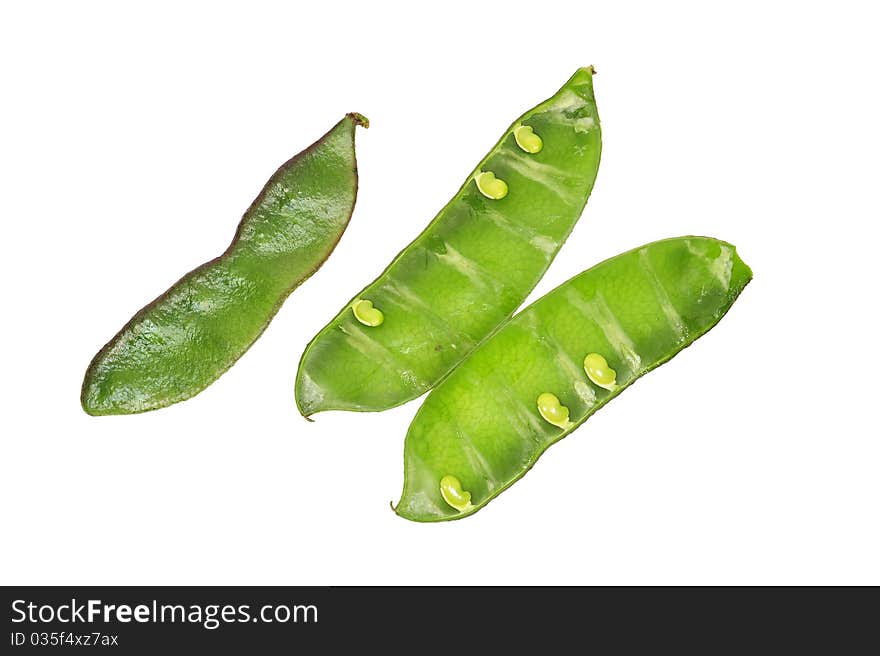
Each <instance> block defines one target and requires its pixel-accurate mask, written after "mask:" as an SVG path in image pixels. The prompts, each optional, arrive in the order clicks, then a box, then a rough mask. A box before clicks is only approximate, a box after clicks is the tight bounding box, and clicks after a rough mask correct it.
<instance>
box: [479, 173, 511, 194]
mask: <svg viewBox="0 0 880 656" xmlns="http://www.w3.org/2000/svg"><path fill="white" fill-rule="evenodd" d="M474 181H475V182H476V183H477V189H479V190H480V193H481V194H483V195H484V196H485V197H486V198H491V199H492V200H501V199H502V198H504V197H505V196H506V195H507V183H506V182H505V181H504V180H502V179H501V178H496V177H495V174H494V173H492V171H481V172H480V173H478V174H477V176H476V177H475V178H474Z"/></svg>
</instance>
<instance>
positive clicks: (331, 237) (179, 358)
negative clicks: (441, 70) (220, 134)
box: [82, 114, 368, 415]
mask: <svg viewBox="0 0 880 656" xmlns="http://www.w3.org/2000/svg"><path fill="white" fill-rule="evenodd" d="M357 125H361V126H364V127H367V125H368V122H367V119H366V118H364V117H363V116H361V115H360V114H348V115H347V116H346V117H345V118H343V119H342V120H341V121H340V122H339V123H337V124H336V126H335V127H333V129H331V130H330V131H329V132H328V133H327V134H325V135H324V136H323V137H321V138H320V139H319V140H318V141H316V142H315V143H314V144H312V145H311V146H309V147H308V148H306V149H305V150H304V151H302V152H301V153H299V154H298V155H296V156H295V157H294V158H293V159H291V160H290V161H288V162H287V163H286V164H284V165H283V166H282V167H281V168H280V169H278V171H277V172H276V173H275V174H274V175H273V176H272V177H271V178H270V179H269V181H268V182H267V183H266V186H265V187H264V188H263V190H262V191H261V192H260V195H259V196H257V198H256V200H255V201H254V202H253V204H251V206H250V208H248V210H247V212H245V214H244V218H242V220H241V223H240V224H239V226H238V230H237V231H236V233H235V238H234V239H233V240H232V244H230V246H229V248H228V249H226V252H224V253H223V254H222V255H221V256H220V257H218V258H216V259H214V260H211V261H210V262H207V263H205V264H203V265H201V266H200V267H198V268H197V269H194V270H193V271H191V272H190V273H188V274H186V275H185V276H184V277H183V278H181V279H180V280H179V281H177V282H176V283H175V284H174V285H173V286H172V287H171V289H169V290H168V291H166V292H165V293H164V294H162V295H161V296H160V297H159V298H157V299H156V300H154V301H153V302H152V303H150V304H149V305H147V306H146V307H145V308H143V309H142V310H140V311H139V312H138V313H137V314H136V315H135V316H134V317H133V318H132V319H131V321H129V322H128V323H127V324H126V325H125V327H123V328H122V330H121V331H119V333H118V334H117V335H116V336H115V337H114V338H113V339H112V340H110V342H109V343H107V345H106V346H104V348H102V349H101V350H100V351H99V352H98V354H97V355H96V356H95V357H94V359H93V360H92V363H91V364H90V365H89V368H88V370H87V371H86V375H85V380H84V381H83V387H82V406H83V409H84V410H85V411H86V412H87V413H89V414H91V415H110V414H129V413H135V412H145V411H147V410H155V409H157V408H163V407H165V406H168V405H171V404H173V403H177V402H178V401H183V400H185V399H188V398H190V397H192V396H195V395H196V394H198V393H199V392H201V391H202V390H203V389H205V388H206V387H207V386H208V385H210V384H211V383H212V382H214V381H215V380H217V378H219V377H220V375H221V374H223V372H224V371H226V370H227V369H229V368H230V367H231V366H232V365H233V364H234V363H235V361H236V360H238V358H240V357H241V356H242V355H243V354H244V352H245V351H247V349H248V348H249V347H250V345H251V344H253V343H254V341H256V339H257V338H258V337H259V336H260V334H261V333H262V332H263V330H264V329H265V328H266V326H267V325H268V324H269V322H270V321H271V320H272V317H273V316H275V313H276V312H277V311H278V309H279V308H280V307H281V304H282V303H283V302H284V299H285V298H287V296H288V295H289V294H290V293H291V292H292V291H293V290H294V289H295V288H296V287H297V286H298V285H299V284H300V283H302V282H303V281H304V280H306V279H307V278H308V277H309V276H311V275H312V274H313V273H314V272H315V271H316V270H317V269H318V268H319V267H320V266H321V264H322V263H323V262H324V260H325V259H327V257H328V256H329V255H330V253H331V252H332V251H333V248H334V247H335V246H336V243H337V242H338V241H339V238H340V237H341V236H342V233H343V232H344V231H345V228H346V226H347V225H348V222H349V219H350V218H351V214H352V210H353V209H354V202H355V196H356V194H357V166H356V161H355V152H354V133H355V127H356V126H357Z"/></svg>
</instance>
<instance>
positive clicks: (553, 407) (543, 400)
mask: <svg viewBox="0 0 880 656" xmlns="http://www.w3.org/2000/svg"><path fill="white" fill-rule="evenodd" d="M538 412H539V413H540V414H541V416H542V417H543V418H544V420H545V421H548V422H550V423H551V424H553V425H554V426H559V428H570V427H571V425H572V424H571V422H570V421H569V420H568V408H566V407H565V406H564V405H562V403H560V402H559V398H558V397H557V396H556V395H555V394H551V393H550V392H544V393H543V394H541V396H539V397H538Z"/></svg>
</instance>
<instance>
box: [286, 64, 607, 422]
mask: <svg viewBox="0 0 880 656" xmlns="http://www.w3.org/2000/svg"><path fill="white" fill-rule="evenodd" d="M601 146H602V139H601V133H600V129H599V116H598V114H597V112H596V104H595V101H594V99H593V70H592V68H582V69H580V70H578V71H577V72H576V73H575V74H574V75H573V76H572V77H571V79H570V80H568V82H566V83H565V85H564V86H563V87H562V88H561V89H560V90H559V91H558V92H557V93H556V95H554V96H553V97H552V98H550V99H549V100H547V101H545V102H543V103H541V104H540V105H538V106H537V107H535V108H534V109H531V110H529V111H528V112H526V113H525V114H523V115H522V116H521V117H519V118H518V119H517V120H516V121H514V123H513V124H512V125H510V126H509V127H508V128H507V130H505V132H504V134H503V136H502V137H501V140H500V141H499V142H498V143H497V144H496V145H495V146H494V147H493V148H492V150H491V151H490V152H489V154H488V155H487V156H486V157H485V158H484V159H483V160H482V161H481V162H480V163H479V164H478V165H477V167H476V168H475V169H474V170H473V171H472V172H471V173H470V174H469V175H468V177H467V178H466V180H465V182H464V185H462V187H461V189H459V191H458V193H457V194H456V195H455V196H454V197H453V198H452V200H451V201H449V203H448V204H447V205H446V206H445V207H444V208H443V209H442V210H441V211H440V213H439V214H438V215H437V217H436V218H435V219H434V220H433V221H432V222H431V223H430V225H428V227H427V228H426V229H425V231H424V232H422V233H421V234H420V235H419V236H418V237H417V238H416V239H415V241H413V242H412V243H411V244H410V245H409V246H407V247H406V248H405V249H404V250H403V251H402V252H401V253H400V254H399V255H398V256H397V257H396V258H395V259H394V261H393V262H392V263H391V264H390V266H389V267H388V268H387V269H386V270H385V271H384V272H383V273H382V275H380V276H379V277H378V278H377V279H376V280H374V281H373V282H372V283H370V284H369V285H368V286H367V287H365V288H364V289H363V290H361V291H360V292H359V293H358V294H357V295H356V296H355V298H353V299H352V300H351V301H350V302H348V303H347V304H346V305H345V307H343V308H342V310H340V312H339V313H338V314H337V315H336V316H335V317H334V318H333V319H332V320H331V321H330V323H329V324H327V326H326V327H325V328H323V329H322V330H321V331H320V332H319V333H318V334H317V336H315V338H314V339H313V340H312V341H311V343H310V344H309V345H308V347H307V348H306V350H305V353H304V354H303V356H302V360H301V362H300V365H299V371H298V373H297V379H296V402H297V406H298V407H299V409H300V412H301V413H302V414H303V415H305V416H309V415H312V414H314V413H316V412H321V411H324V410H357V411H371V410H373V411H375V410H385V409H387V408H391V407H394V406H397V405H400V404H401V403H404V402H406V401H409V400H411V399H414V398H416V397H417V396H419V395H421V394H422V393H423V392H425V391H427V390H429V389H431V388H432V387H433V386H434V385H436V384H437V382H438V381H439V380H440V379H441V378H442V377H443V376H445V375H446V374H447V373H448V372H449V371H451V370H452V369H453V368H455V366H456V365H457V364H458V363H459V362H461V361H462V360H463V359H464V358H465V357H467V355H468V354H469V353H470V352H471V350H473V348H474V347H475V346H476V345H477V344H478V343H479V342H480V341H482V340H483V339H484V338H485V337H486V336H487V335H488V334H490V333H491V332H492V331H493V330H495V329H496V328H497V327H498V325H499V324H500V323H502V322H503V321H504V320H506V319H507V318H509V317H510V315H511V314H513V312H514V311H515V310H516V308H517V307H519V306H520V305H521V304H522V302H523V300H525V298H526V296H528V294H529V292H530V291H531V290H532V289H533V288H534V287H535V285H536V284H537V283H538V281H539V280H540V279H541V277H542V276H543V275H544V272H545V271H546V270H547V267H548V266H549V265H550V262H551V261H552V260H553V258H554V257H555V256H556V253H557V252H558V251H559V248H560V247H561V246H562V244H563V242H564V241H565V239H566V238H567V237H568V235H569V233H570V232H571V230H572V228H573V227H574V225H575V223H576V222H577V220H578V217H579V216H580V215H581V212H582V211H583V209H584V205H585V204H586V202H587V198H588V196H589V195H590V191H591V190H592V188H593V182H594V181H595V179H596V173H597V170H598V167H599V155H600V151H601Z"/></svg>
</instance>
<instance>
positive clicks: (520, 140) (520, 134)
mask: <svg viewBox="0 0 880 656" xmlns="http://www.w3.org/2000/svg"><path fill="white" fill-rule="evenodd" d="M513 138H514V139H515V140H516V145H517V146H519V147H520V148H522V149H523V150H524V151H526V152H527V153H531V154H532V155H534V154H535V153H540V152H541V149H542V148H543V147H544V140H543V139H541V137H539V136H538V135H537V134H535V131H534V130H533V129H532V126H531V125H520V126H519V127H517V128H514V130H513Z"/></svg>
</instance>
